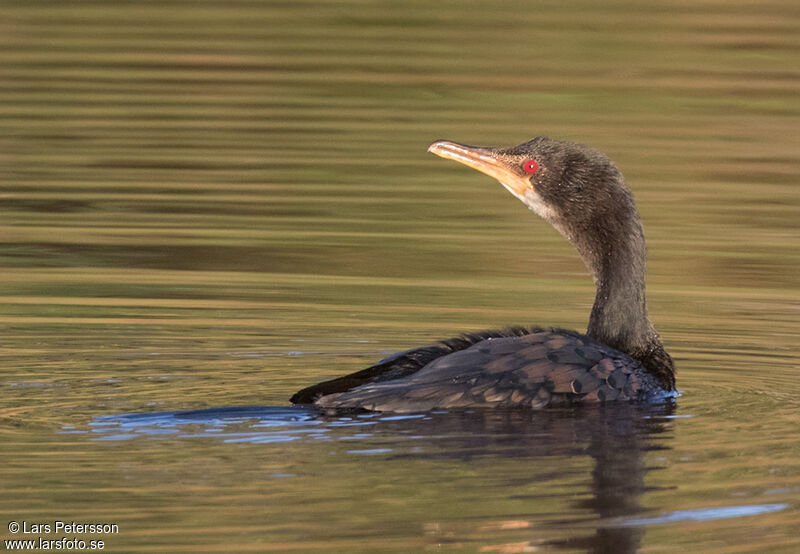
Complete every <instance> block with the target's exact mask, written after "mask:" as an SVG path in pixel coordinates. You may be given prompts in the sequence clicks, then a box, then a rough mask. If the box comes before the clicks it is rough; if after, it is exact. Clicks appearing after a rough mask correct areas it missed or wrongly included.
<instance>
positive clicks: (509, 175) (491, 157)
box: [428, 140, 533, 202]
mask: <svg viewBox="0 0 800 554" xmlns="http://www.w3.org/2000/svg"><path fill="white" fill-rule="evenodd" d="M428 152H432V153H434V154H436V155H437V156H439V157H442V158H446V159H448V160H454V161H456V162H459V163H462V164H464V165H466V166H469V167H471V168H472V169H477V170H478V171H480V172H481V173H485V174H486V175H488V176H490V177H494V178H495V179H497V180H498V181H500V184H501V185H503V186H504V187H505V188H506V190H508V192H510V193H511V194H513V195H514V196H516V197H517V198H518V199H520V200H522V201H523V202H525V192H526V191H528V190H532V188H533V186H532V185H531V182H530V181H529V180H528V179H526V178H525V177H522V176H521V175H519V174H517V173H516V172H515V171H514V170H512V169H511V168H510V167H508V166H507V165H506V164H505V163H504V162H503V160H501V159H500V158H499V157H498V155H497V154H496V153H495V151H494V150H492V149H490V148H481V147H478V146H467V145H466V144H458V143H457V142H450V141H449V140H437V141H436V142H434V143H432V144H431V145H430V146H429V147H428Z"/></svg>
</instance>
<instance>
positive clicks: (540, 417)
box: [87, 403, 676, 553]
mask: <svg viewBox="0 0 800 554" xmlns="http://www.w3.org/2000/svg"><path fill="white" fill-rule="evenodd" d="M673 413H674V405H673V404H672V403H667V404H662V405H649V406H633V405H620V406H604V407H594V408H592V407H581V408H573V409H564V410H550V411H545V412H530V411H502V410H495V411H463V412H450V413H448V412H431V413H426V414H412V415H400V416H398V415H385V414H355V415H354V414H351V415H334V416H331V415H326V414H323V413H320V412H318V411H315V410H313V409H310V408H300V407H271V406H263V407H260V406H251V407H229V408H214V409H207V410H197V411H182V412H160V413H149V414H144V413H142V414H122V415H106V416H101V417H97V418H95V419H94V420H93V422H92V423H91V424H90V426H89V429H88V431H87V432H88V433H89V434H90V435H91V436H93V437H94V438H96V439H97V440H104V441H108V440H112V441H113V440H132V439H137V440H163V439H165V438H168V437H169V438H176V437H178V438H183V439H197V438H205V439H212V440H219V441H222V442H225V443H231V444H237V443H251V444H264V445H272V446H277V445H280V443H286V442H291V441H307V442H309V443H313V442H315V441H323V442H325V443H330V442H331V441H348V446H347V448H345V449H344V450H343V452H344V455H345V456H351V457H354V458H358V457H363V456H376V460H375V462H376V463H378V464H380V463H381V461H380V460H379V459H378V458H379V457H387V458H391V459H392V460H407V461H408V463H409V464H413V463H414V462H415V461H420V460H423V459H427V460H437V461H444V462H448V461H449V463H453V464H459V465H460V464H462V463H463V462H474V461H476V460H481V459H482V460H484V461H485V460H486V459H487V458H489V459H491V458H498V459H502V460H503V461H508V460H510V459H515V461H517V462H522V463H517V464H515V466H514V467H515V468H522V469H523V471H524V472H525V474H523V473H520V474H518V475H514V476H513V479H514V480H515V481H516V482H517V485H515V486H513V487H511V488H510V491H509V495H510V498H509V499H510V500H516V501H519V500H523V501H524V502H525V504H526V505H529V506H531V507H534V506H537V504H541V503H542V502H544V501H546V499H552V498H554V497H559V496H560V497H562V498H563V497H568V498H570V499H571V498H581V500H577V501H575V500H570V502H571V504H572V508H573V509H571V510H567V511H565V512H564V513H563V514H562V516H561V519H558V520H557V521H554V522H551V523H550V524H551V525H553V526H554V527H555V528H556V529H557V528H571V529H581V531H575V532H577V533H583V534H582V535H580V536H575V534H574V533H573V534H570V535H569V536H567V538H559V539H554V540H550V541H549V542H547V543H546V545H547V546H549V547H550V548H556V549H565V550H574V549H585V550H586V551H588V552H617V553H619V552H635V551H636V550H637V549H638V548H639V545H640V543H641V539H642V536H643V533H644V529H645V525H646V524H642V523H640V522H642V521H645V522H646V521H648V519H647V518H648V517H650V516H651V515H653V514H651V513H650V512H649V511H648V510H645V509H644V508H643V507H642V503H641V497H642V495H643V493H645V492H646V491H648V490H652V489H648V487H647V486H646V485H645V476H646V474H647V473H648V472H649V471H654V470H657V469H658V468H657V467H652V466H650V465H648V464H647V463H646V462H645V456H646V454H647V453H648V452H650V451H653V450H663V449H668V448H669V447H668V446H667V439H668V438H669V437H670V436H671V430H672V429H671V428H672V424H673V422H674V418H675V417H676V416H674V415H673ZM277 447H279V446H277ZM585 457H588V458H589V459H590V460H591V467H590V469H589V470H588V473H585V474H583V475H576V470H575V465H574V464H571V463H566V461H567V460H575V459H580V458H585ZM559 459H564V460H565V462H564V463H562V464H559V463H558V461H559ZM554 462H555V463H554ZM387 463H388V460H387ZM545 467H546V468H547V469H546V470H544V469H543V468H545ZM524 468H528V469H527V470H525V469H524ZM517 471H519V469H518V470H517ZM281 477H287V478H292V477H294V475H293V474H291V473H288V474H282V475H281ZM565 481H569V482H572V483H577V484H578V486H579V487H581V488H584V487H586V485H585V484H586V483H587V482H590V483H591V484H590V486H589V487H586V488H587V489H588V490H586V491H583V494H577V493H576V491H575V490H571V491H569V492H567V493H565V492H564V488H563V484H564V482H565ZM531 483H534V484H535V485H536V486H535V487H534V488H533V489H532V490H534V491H535V492H533V493H529V494H523V493H522V492H519V491H524V490H529V489H530V488H529V487H526V486H525V485H526V484H531ZM476 485H478V486H484V484H483V483H476ZM514 491H517V492H516V493H515V492H514ZM532 509H533V508H532ZM587 513H588V514H591V515H590V517H589V518H588V519H589V521H590V522H591V524H590V525H589V526H588V527H587V525H586V524H587V517H586V515H587ZM568 514H575V515H568ZM531 521H535V517H534V516H533V514H530V516H529V520H528V521H527V522H526V523H525V525H526V526H533V525H532V523H531ZM626 521H629V523H628V524H626V523H625V522H626ZM653 521H654V522H655V520H653ZM501 523H502V522H501ZM506 523H508V524H509V525H511V524H512V523H514V524H518V523H519V522H506ZM540 524H541V522H540V521H538V522H535V525H536V526H539V525H540ZM532 533H533V531H532ZM557 536H563V535H562V534H561V533H557ZM533 544H534V543H533V542H531V545H533ZM536 544H538V545H540V546H541V545H542V543H541V542H537V543H536Z"/></svg>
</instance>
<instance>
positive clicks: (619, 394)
mask: <svg viewBox="0 0 800 554" xmlns="http://www.w3.org/2000/svg"><path fill="white" fill-rule="evenodd" d="M486 334H489V335H491V332H489V333H486ZM486 334H477V335H472V336H470V335H466V336H465V337H461V338H459V339H451V341H443V342H442V343H440V344H439V345H433V346H429V347H423V348H421V349H416V350H410V351H407V352H402V353H400V354H397V355H395V356H392V357H390V358H387V359H386V360H384V361H382V362H380V363H379V364H376V365H375V366H373V367H371V368H367V369H366V370H364V371H362V372H359V373H356V374H353V375H351V376H347V377H345V378H340V380H334V381H331V382H329V383H337V381H338V382H339V387H338V390H337V387H331V386H329V387H328V389H327V390H322V389H320V390H319V391H318V392H319V394H318V397H317V398H315V403H316V404H317V405H318V406H320V407H323V408H331V409H365V410H373V411H391V412H419V411H427V410H432V409H460V408H483V407H524V408H534V409H536V408H544V407H547V406H555V405H571V404H578V403H599V402H605V401H612V400H622V401H624V400H646V399H647V398H649V397H654V396H657V395H659V394H662V395H663V392H664V391H663V390H662V389H661V388H660V387H659V386H658V383H657V382H656V380H655V379H654V378H653V377H652V376H651V375H650V374H648V373H647V372H646V371H645V370H644V368H643V367H642V366H641V364H640V363H639V362H638V361H636V360H634V359H633V358H631V357H630V356H628V355H626V354H624V353H622V352H619V351H617V350H615V349H613V348H610V347H608V346H605V345H603V344H600V343H598V342H596V341H594V340H592V339H591V338H589V337H587V336H586V335H582V334H579V333H576V332H574V331H567V330H563V329H549V330H545V329H540V328H534V329H522V328H512V329H511V330H506V331H505V332H504V331H500V332H495V334H496V335H497V336H489V337H487V338H482V337H483V336H484V335H486ZM504 334H505V335H512V336H504ZM459 341H460V342H459ZM459 347H460V348H459ZM437 349H438V350H437ZM415 355H416V358H417V365H418V366H419V367H417V368H415V367H412V366H413V364H410V363H409V360H414V359H415ZM428 358H430V359H428ZM421 362H424V363H421ZM370 372H372V374H371V375H370ZM359 375H361V376H369V377H368V378H366V379H365V380H363V381H361V382H360V383H359V382H358V380H357V376H359ZM347 378H350V379H354V378H355V379H356V380H352V381H351V382H350V384H351V385H354V386H352V387H349V388H347V389H345V388H344V385H343V382H342V381H341V379H347ZM357 383H358V384H357ZM323 385H324V384H323ZM293 400H294V399H293Z"/></svg>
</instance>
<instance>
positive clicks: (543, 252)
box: [0, 1, 800, 553]
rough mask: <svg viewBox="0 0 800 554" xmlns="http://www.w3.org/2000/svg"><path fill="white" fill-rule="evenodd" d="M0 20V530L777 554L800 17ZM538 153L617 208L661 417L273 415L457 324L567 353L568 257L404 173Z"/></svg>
mask: <svg viewBox="0 0 800 554" xmlns="http://www.w3.org/2000/svg"><path fill="white" fill-rule="evenodd" d="M0 15H2V17H0V44H1V45H2V49H0V187H1V188H0V211H2V219H0V267H1V268H2V269H0V328H2V335H0V336H2V340H0V358H1V359H2V366H1V367H2V369H1V370H0V434H2V444H3V446H2V448H1V449H0V485H2V490H3V491H4V492H5V494H4V495H2V500H0V512H2V515H3V518H2V522H0V523H2V525H0V529H2V530H3V531H2V532H1V533H0V538H2V539H7V538H9V537H11V536H12V535H11V533H10V532H7V531H6V528H7V524H8V522H10V521H19V522H22V521H28V522H44V521H52V520H55V519H63V520H74V521H83V522H90V521H102V522H110V523H116V524H118V525H119V526H120V532H119V533H118V534H115V535H109V536H106V537H105V538H106V539H107V543H108V546H107V550H109V551H113V552H163V551H170V552H196V551H208V552H231V551H269V550H273V551H303V552H305V551H326V552H327V551H339V552H344V551H363V552H375V551H396V552H409V551H415V550H442V551H465V552H474V551H483V552H527V551H537V550H538V551H547V550H556V551H561V550H564V551H576V552H581V551H594V552H601V551H605V552H634V551H639V550H641V551H663V552H686V551H690V552H726V553H727V552H737V551H742V552H745V551H747V552H751V551H758V552H768V551H771V552H795V551H798V550H800V539H798V537H799V536H800V525H799V524H798V523H797V522H798V521H800V518H799V517H798V515H800V514H798V508H797V506H798V502H800V440H798V438H799V437H798V429H800V417H799V416H798V413H800V401H798V392H800V391H798V385H797V373H798V371H800V357H799V356H798V351H800V338H798V336H799V335H798V332H797V330H798V324H800V272H798V266H800V254H799V253H800V226H798V223H797V222H798V221H800V195H799V194H798V189H797V186H798V185H797V184H798V181H799V179H798V178H799V177H800V170H799V169H798V168H800V134H798V133H797V129H798V128H800V101H799V100H798V96H797V92H796V91H797V87H798V82H799V81H800V72H798V70H797V69H796V68H798V67H800V63H799V62H800V56H798V51H799V49H800V39H798V37H799V36H800V35H799V34H798V33H797V29H798V27H800V10H799V9H798V7H797V6H796V5H795V4H794V3H791V2H786V1H775V2H761V3H759V4H758V5H757V6H756V5H750V4H746V3H736V2H734V3H729V2H728V3H718V2H713V1H708V2H700V3H694V4H691V5H689V4H679V3H671V2H651V3H647V4H646V5H645V4H641V3H636V2H626V1H621V2H611V3H603V4H602V5H601V4H597V3H594V2H577V3H569V4H568V5H567V4H564V3H561V2H541V3H536V4H535V5H532V4H531V3H528V2H515V1H511V2H504V3H502V5H501V6H498V5H497V4H496V3H492V2H473V3H470V4H469V5H468V6H467V5H465V4H464V3H462V2H454V1H453V2H450V1H443V2H436V3H433V4H431V3H429V2H416V1H412V2H388V3H373V2H361V1H353V2H339V3H328V2H313V1H310V2H302V1H301V2H291V3H275V2H266V3H258V2H255V3H254V2H245V1H241V2H239V1H232V2H225V3H216V2H179V1H174V2H166V3H158V4H152V3H137V2H115V3H112V4H107V3H95V2H72V3H68V4H65V3H60V2H35V3H5V4H2V5H0ZM536 135H549V136H552V137H558V138H562V139H568V140H575V141H579V142H584V143H588V144H591V145H593V146H596V147H598V148H599V149H601V150H603V151H605V152H607V153H608V154H609V155H610V156H611V157H612V158H613V159H614V160H615V161H616V162H617V164H618V165H619V167H620V168H621V169H622V171H623V172H624V174H625V175H626V177H627V178H628V181H629V184H630V185H631V188H632V189H633V191H634V193H635V196H636V199H637V203H638V205H639V208H640V211H641V213H642V217H643V220H644V224H645V231H646V235H647V240H648V245H649V252H650V257H649V262H648V294H649V300H650V313H651V316H652V318H653V319H654V321H655V323H656V325H657V327H658V329H659V331H660V332H661V334H662V336H663V339H664V342H665V345H666V347H667V348H668V350H669V351H670V352H671V353H672V355H673V357H674V358H675V359H676V362H677V364H678V369H679V374H678V380H679V386H680V388H681V389H682V390H683V396H682V397H680V398H679V399H677V401H676V402H675V404H674V405H668V406H653V407H647V408H632V407H620V408H609V409H608V410H576V411H569V410H568V411H557V412H552V413H544V414H531V413H518V412H512V413H504V412H498V413H489V414H486V413H454V414H445V413H434V414H420V415H419V416H418V417H413V418H400V419H397V418H393V417H392V416H391V415H388V414H383V415H376V416H370V417H350V418H345V417H329V416H328V417H322V416H320V415H319V414H316V413H313V412H310V411H308V410H303V409H298V408H290V407H289V405H288V398H289V396H290V395H291V393H292V392H294V391H295V390H297V389H299V388H302V387H304V386H306V385H308V384H310V383H312V382H316V381H319V380H322V379H326V378H330V377H333V376H336V375H340V374H343V373H345V372H348V371H353V370H356V369H359V368H361V367H363V366H365V365H366V364H369V363H371V362H373V361H375V360H377V359H379V358H380V357H382V356H384V355H386V354H388V353H391V352H393V351H395V350H397V349H405V348H409V347H413V346H417V345H421V344H426V343H428V342H431V341H434V340H436V339H440V338H445V337H448V336H452V335H454V334H457V333H459V332H463V331H475V330H480V329H484V328H492V327H498V326H503V325H507V324H541V325H554V326H561V327H568V328H577V329H584V328H585V325H586V321H587V319H588V313H589V310H590V307H591V303H592V300H593V294H594V291H593V286H592V283H591V280H590V279H589V277H588V276H587V274H586V271H585V269H584V268H583V266H582V264H581V262H580V260H579V259H578V257H577V255H576V254H575V253H574V251H573V250H572V248H571V247H570V246H569V245H568V244H567V243H566V242H565V241H564V240H563V239H562V238H561V237H560V236H559V235H558V234H557V233H556V232H555V231H553V230H552V229H550V228H549V227H548V226H547V224H546V223H544V222H543V221H541V220H539V219H538V218H536V217H535V216H534V215H533V214H531V213H530V212H528V211H527V210H526V209H525V208H524V206H522V205H521V204H520V203H519V202H518V201H516V200H514V199H513V198H512V197H510V196H509V195H508V194H507V193H506V192H505V191H504V190H503V189H502V187H500V186H499V185H497V183H494V182H492V181H491V180H490V179H488V178H487V177H485V176H482V175H480V174H478V173H476V172H472V171H469V170H466V169H465V168H462V167H459V166H457V165H456V164H452V163H447V162H445V161H443V160H441V159H438V158H435V157H434V156H431V155H430V154H427V153H426V152H425V150H426V148H427V145H428V144H429V143H430V142H431V141H433V140H435V139H439V138H446V139H452V140H457V141H459V142H465V143H471V144H487V145H488V144H492V145H510V144H516V143H520V142H523V141H525V140H528V139H529V138H532V137H533V136H536ZM14 536H15V537H16V538H26V536H23V534H19V535H14ZM45 538H48V539H54V538H57V537H56V536H55V535H46V536H45Z"/></svg>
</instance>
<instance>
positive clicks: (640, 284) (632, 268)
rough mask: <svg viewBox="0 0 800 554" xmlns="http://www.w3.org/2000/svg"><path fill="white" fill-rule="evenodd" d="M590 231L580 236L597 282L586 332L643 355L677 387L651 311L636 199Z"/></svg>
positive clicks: (664, 383) (656, 374) (651, 369)
mask: <svg viewBox="0 0 800 554" xmlns="http://www.w3.org/2000/svg"><path fill="white" fill-rule="evenodd" d="M590 231H591V232H590V233H589V235H590V236H589V238H588V239H586V240H585V241H582V242H579V241H575V246H576V247H577V248H578V251H579V253H580V254H581V257H582V258H583V259H584V261H585V262H586V265H587V266H588V267H589V269H590V271H592V274H593V277H594V280H595V284H596V286H597V295H596V296H595V301H594V306H593V307H592V314H591V317H590V318H589V327H588V330H587V334H588V335H589V336H590V337H592V338H593V339H595V340H597V341H600V342H602V343H603V344H607V345H609V346H611V347H613V348H616V349H617V350H620V351H621V352H625V353H626V354H628V355H630V356H631V357H633V358H635V359H637V360H639V361H640V362H641V363H642V365H643V366H644V367H645V368H646V369H647V370H648V371H649V372H650V373H651V374H652V375H653V376H654V377H656V378H657V379H658V381H659V383H660V384H661V386H662V387H664V388H665V389H667V390H671V389H673V388H674V385H675V377H674V365H673V363H672V359H671V358H670V357H669V354H667V353H666V351H665V350H664V346H663V345H662V343H661V339H660V338H659V336H658V333H657V332H656V330H655V328H654V327H653V325H652V323H650V320H649V319H648V317H647V300H646V297H645V264H646V258H647V249H646V247H645V242H644V232H643V231H642V225H641V221H640V219H639V214H638V213H637V212H636V209H635V208H634V207H633V206H632V205H631V206H630V210H625V211H624V212H623V213H618V214H616V215H615V217H613V218H608V217H606V218H605V219H604V220H603V221H602V225H595V226H592V228H591V229H590Z"/></svg>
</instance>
